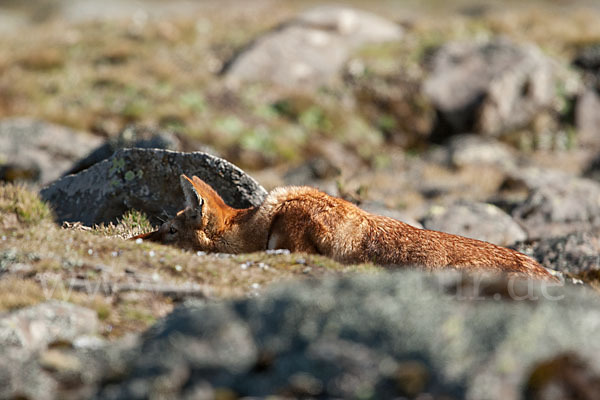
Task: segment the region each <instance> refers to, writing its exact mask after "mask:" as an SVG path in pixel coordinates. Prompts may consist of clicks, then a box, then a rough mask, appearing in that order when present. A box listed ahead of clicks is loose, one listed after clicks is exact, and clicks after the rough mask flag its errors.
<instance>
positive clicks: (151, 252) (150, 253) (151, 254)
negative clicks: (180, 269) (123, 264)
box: [148, 250, 156, 257]
mask: <svg viewBox="0 0 600 400" xmlns="http://www.w3.org/2000/svg"><path fill="white" fill-rule="evenodd" d="M148 255H149V256H150V257H154V256H155V255H156V253H155V252H154V250H150V251H149V252H148Z"/></svg>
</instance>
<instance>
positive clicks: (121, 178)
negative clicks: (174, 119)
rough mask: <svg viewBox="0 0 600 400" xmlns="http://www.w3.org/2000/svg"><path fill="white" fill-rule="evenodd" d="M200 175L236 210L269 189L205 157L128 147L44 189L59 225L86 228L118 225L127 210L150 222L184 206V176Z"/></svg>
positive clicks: (257, 201) (255, 201) (230, 166)
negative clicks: (182, 182) (71, 223)
mask: <svg viewBox="0 0 600 400" xmlns="http://www.w3.org/2000/svg"><path fill="white" fill-rule="evenodd" d="M181 174H186V175H188V176H189V177H191V176H193V175H196V176H198V177H199V178H201V179H202V180H204V181H205V182H206V183H208V184H209V185H210V186H212V187H213V188H214V189H215V190H216V191H217V192H218V193H219V194H220V195H221V196H222V197H223V200H224V201H225V202H226V203H227V204H229V205H230V206H232V207H235V208H246V207H250V206H252V205H258V204H260V203H262V201H263V199H264V197H265V196H266V191H265V190H264V189H263V188H262V187H261V186H260V185H259V184H258V183H256V181H255V180H254V179H252V178H251V177H250V176H248V175H247V174H246V173H244V171H242V170H241V169H239V168H238V167H236V166H235V165H233V164H231V163H229V162H227V161H225V160H223V159H221V158H218V157H215V156H212V155H209V154H206V153H200V152H195V153H181V152H174V151H169V150H159V149H123V150H119V151H117V152H116V153H114V154H113V155H112V156H111V157H110V158H108V159H106V160H104V161H102V162H99V163H97V164H95V165H93V166H92V167H90V168H88V169H86V170H84V171H82V172H80V173H78V174H75V175H69V176H66V177H64V178H62V179H60V180H58V181H56V182H54V183H53V184H52V185H50V186H48V187H46V188H44V189H43V190H42V191H41V197H42V199H44V200H45V201H47V202H48V203H50V205H51V206H52V208H53V210H54V212H55V214H56V218H57V220H58V221H59V222H64V221H68V222H76V221H80V222H81V223H83V224H84V225H93V224H100V223H109V222H114V221H116V220H117V219H118V218H119V217H121V216H122V215H123V214H124V213H125V212H126V211H128V210H131V209H135V210H138V211H142V212H144V213H146V214H147V215H148V216H149V217H150V220H151V222H153V223H158V222H159V220H160V218H161V217H162V218H163V219H164V218H168V217H172V216H174V215H175V214H176V213H177V211H179V210H181V209H183V208H184V195H183V192H182V190H181V188H180V185H179V176H180V175H181Z"/></svg>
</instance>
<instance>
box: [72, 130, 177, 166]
mask: <svg viewBox="0 0 600 400" xmlns="http://www.w3.org/2000/svg"><path fill="white" fill-rule="evenodd" d="M134 147H135V148H140V149H167V150H181V146H180V144H179V140H178V139H177V137H175V135H173V134H172V133H170V132H167V131H158V130H154V129H151V128H146V127H141V126H128V127H126V128H125V129H123V130H122V131H121V132H120V133H119V135H118V136H116V137H114V138H110V139H108V140H107V141H106V142H104V143H103V144H102V145H100V146H99V147H97V148H96V149H94V150H92V151H91V152H90V154H88V155H87V156H86V157H84V158H82V159H81V160H79V161H77V162H76V163H75V165H73V166H72V167H71V169H69V171H67V172H65V173H64V174H63V175H70V174H76V173H78V172H80V171H83V170H84V169H86V168H89V167H91V166H92V165H94V164H96V163H98V162H100V161H102V160H106V159H107V158H108V157H110V156H112V155H113V154H114V153H115V151H117V150H120V149H125V148H134Z"/></svg>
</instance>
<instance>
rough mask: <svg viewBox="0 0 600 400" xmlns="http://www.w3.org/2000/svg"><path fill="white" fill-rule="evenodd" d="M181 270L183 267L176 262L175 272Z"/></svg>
mask: <svg viewBox="0 0 600 400" xmlns="http://www.w3.org/2000/svg"><path fill="white" fill-rule="evenodd" d="M182 270H183V267H182V266H181V265H179V264H177V265H176V266H175V271H177V272H181V271H182Z"/></svg>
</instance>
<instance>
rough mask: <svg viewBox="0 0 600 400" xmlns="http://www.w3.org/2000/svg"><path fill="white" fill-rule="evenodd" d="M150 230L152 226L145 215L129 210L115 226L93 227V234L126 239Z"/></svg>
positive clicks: (111, 224)
mask: <svg viewBox="0 0 600 400" xmlns="http://www.w3.org/2000/svg"><path fill="white" fill-rule="evenodd" d="M152 229H153V227H152V224H150V221H149V220H148V217H147V216H146V214H144V213H143V212H140V211H137V210H129V211H127V212H126V213H125V214H123V216H122V217H121V220H120V221H119V222H118V223H117V225H115V224H113V223H110V224H108V225H104V224H102V225H97V226H96V227H94V232H95V233H97V234H99V235H102V236H112V237H120V238H123V239H128V238H130V237H132V236H135V235H139V234H141V233H145V232H149V231H151V230H152Z"/></svg>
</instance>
